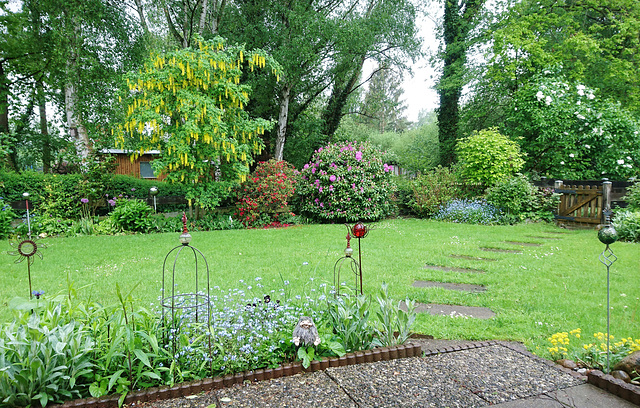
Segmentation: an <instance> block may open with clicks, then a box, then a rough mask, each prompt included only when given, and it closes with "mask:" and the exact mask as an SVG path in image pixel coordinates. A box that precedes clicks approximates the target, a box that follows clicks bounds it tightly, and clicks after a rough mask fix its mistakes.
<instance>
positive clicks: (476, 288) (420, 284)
mask: <svg viewBox="0 0 640 408" xmlns="http://www.w3.org/2000/svg"><path fill="white" fill-rule="evenodd" d="M412 286H413V287H415V288H443V289H449V290H460V291H466V292H484V291H486V290H487V289H486V288H485V287H484V286H482V285H471V284H469V283H448V282H435V281H415V282H413V285H412Z"/></svg>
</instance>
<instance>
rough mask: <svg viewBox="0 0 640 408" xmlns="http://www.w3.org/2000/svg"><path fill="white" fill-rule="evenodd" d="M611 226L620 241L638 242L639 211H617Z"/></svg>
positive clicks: (639, 240) (639, 233)
mask: <svg viewBox="0 0 640 408" xmlns="http://www.w3.org/2000/svg"><path fill="white" fill-rule="evenodd" d="M612 225H613V228H615V229H616V231H617V232H618V238H619V239H620V240H622V241H630V242H640V211H629V210H618V211H616V214H615V218H614V219H613V222H612Z"/></svg>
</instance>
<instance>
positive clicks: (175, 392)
mask: <svg viewBox="0 0 640 408" xmlns="http://www.w3.org/2000/svg"><path fill="white" fill-rule="evenodd" d="M452 351H453V350H452ZM421 355H422V346H421V345H420V344H413V343H407V344H401V345H397V346H393V347H381V348H375V349H371V350H364V351H356V352H354V353H347V354H345V355H344V356H342V357H331V358H328V357H324V358H323V359H322V360H321V361H318V360H314V361H312V362H311V366H309V368H308V369H305V368H304V367H302V363H301V362H299V361H298V362H295V363H287V364H283V365H281V366H280V367H277V368H273V369H271V368H265V369H262V368H261V369H258V370H249V371H243V372H240V373H235V374H228V375H225V376H223V377H213V378H204V379H202V380H197V381H190V382H185V383H180V384H176V385H174V386H173V387H169V386H161V387H151V388H146V389H143V390H140V391H133V392H130V393H129V394H127V396H126V397H125V400H124V402H125V404H131V403H133V402H149V401H158V400H165V399H170V398H179V397H186V396H189V395H194V394H199V393H201V392H206V391H211V390H218V389H221V388H226V387H230V386H232V385H234V384H243V383H244V382H245V381H249V382H257V381H264V380H271V379H275V378H281V377H288V376H291V375H295V374H298V373H301V372H313V371H323V370H326V369H327V368H329V367H344V366H348V365H355V364H363V363H373V362H377V361H388V360H395V359H399V358H405V357H420V356H421ZM119 398H120V394H115V395H105V396H103V397H100V398H83V399H77V400H71V401H67V402H65V403H64V404H62V405H52V406H51V407H52V408H71V407H95V408H112V407H114V408H115V407H117V406H118V399H119Z"/></svg>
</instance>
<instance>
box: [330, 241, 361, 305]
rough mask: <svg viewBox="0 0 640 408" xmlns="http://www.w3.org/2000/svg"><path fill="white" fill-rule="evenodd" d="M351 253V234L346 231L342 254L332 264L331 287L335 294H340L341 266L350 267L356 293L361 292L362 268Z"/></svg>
mask: <svg viewBox="0 0 640 408" xmlns="http://www.w3.org/2000/svg"><path fill="white" fill-rule="evenodd" d="M351 255H353V248H351V235H349V232H347V247H346V248H345V250H344V256H343V257H342V258H340V259H338V260H337V261H336V263H335V265H334V266H333V287H334V288H335V296H339V295H340V285H341V283H340V272H342V268H343V267H344V268H345V269H347V268H348V269H350V270H351V273H352V274H353V275H355V280H356V285H355V288H356V293H357V292H358V290H360V294H362V270H361V269H360V265H359V264H358V262H357V261H356V260H355V259H353V257H352V256H351Z"/></svg>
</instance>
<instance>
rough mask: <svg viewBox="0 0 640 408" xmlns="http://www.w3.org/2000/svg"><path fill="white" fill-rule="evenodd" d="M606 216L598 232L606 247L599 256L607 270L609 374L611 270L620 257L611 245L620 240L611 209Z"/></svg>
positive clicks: (608, 369) (609, 353)
mask: <svg viewBox="0 0 640 408" xmlns="http://www.w3.org/2000/svg"><path fill="white" fill-rule="evenodd" d="M603 213H604V215H605V226H604V227H602V228H601V229H600V231H598V239H599V240H600V242H602V243H603V244H605V245H606V247H605V249H604V251H602V253H601V254H600V256H599V260H600V262H601V263H602V264H603V265H604V266H605V267H606V268H607V374H608V373H609V372H610V367H609V360H610V357H611V348H610V346H609V340H610V338H611V334H610V333H611V332H610V329H611V306H610V299H611V296H610V292H611V290H610V289H611V285H610V279H609V278H610V268H611V265H613V263H614V262H615V261H616V260H618V257H617V256H616V255H615V254H614V253H613V251H612V250H611V248H609V245H611V244H613V243H614V242H616V241H617V240H618V233H617V232H616V230H615V228H613V227H612V226H611V225H610V222H611V214H612V211H611V208H606V209H605V210H604V211H603Z"/></svg>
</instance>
